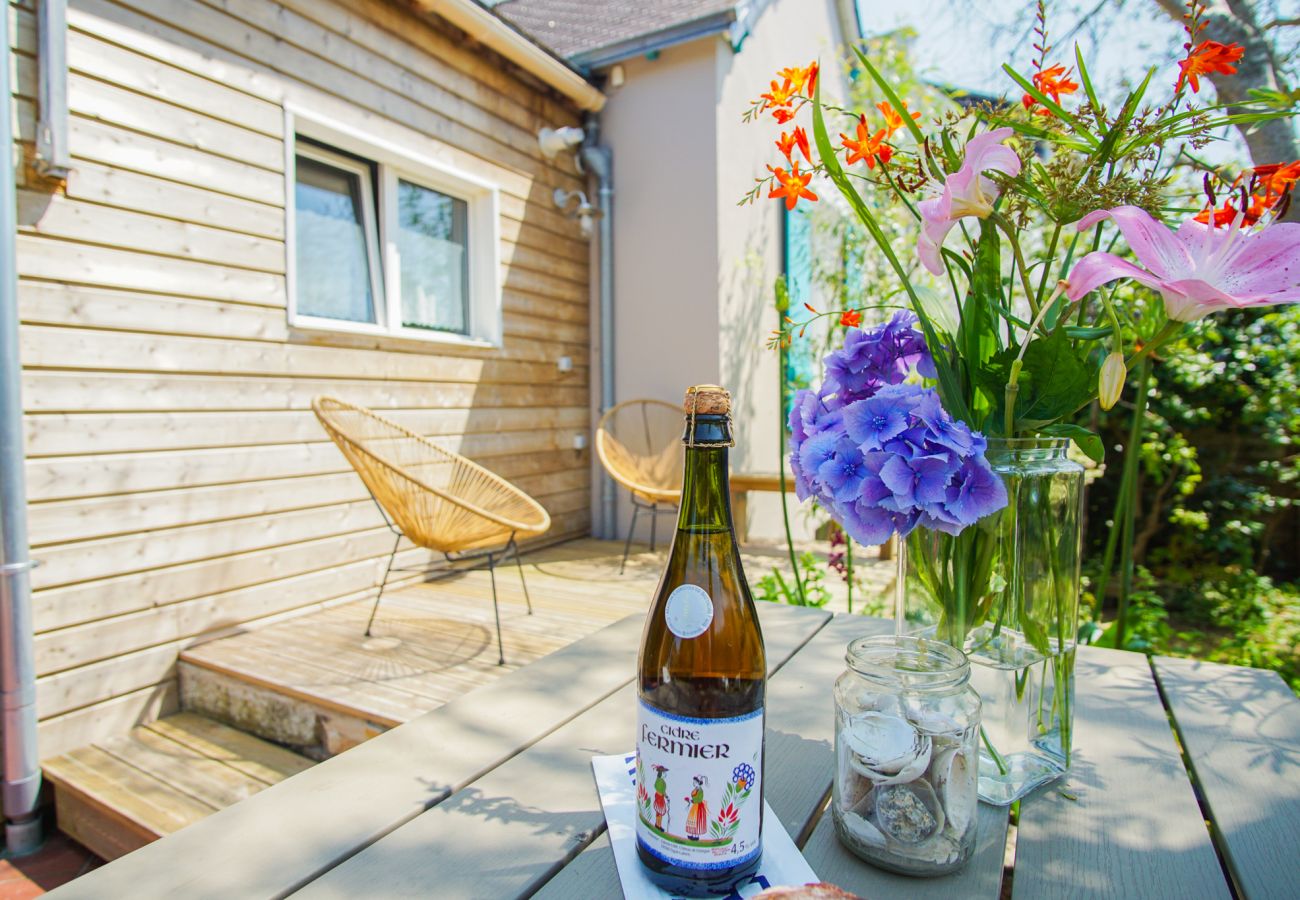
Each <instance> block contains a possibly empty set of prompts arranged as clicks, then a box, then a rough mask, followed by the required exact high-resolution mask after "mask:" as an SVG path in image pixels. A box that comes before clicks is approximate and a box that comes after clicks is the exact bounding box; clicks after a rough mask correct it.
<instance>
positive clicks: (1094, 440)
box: [1038, 422, 1106, 463]
mask: <svg viewBox="0 0 1300 900" xmlns="http://www.w3.org/2000/svg"><path fill="white" fill-rule="evenodd" d="M1038 433H1039V434H1045V435H1048V436H1050V437H1061V438H1069V439H1070V440H1072V441H1074V442H1075V443H1076V444H1078V446H1079V449H1080V450H1082V451H1083V453H1084V455H1085V456H1087V457H1088V459H1090V460H1092V461H1093V462H1095V463H1100V462H1101V461H1102V460H1103V459H1105V458H1106V447H1105V445H1104V444H1103V443H1102V442H1101V435H1099V434H1096V433H1095V432H1092V431H1089V430H1088V429H1086V428H1084V427H1083V426H1082V425H1069V424H1067V423H1065V422H1058V423H1057V424H1055V425H1048V426H1047V427H1046V428H1040V429H1038Z"/></svg>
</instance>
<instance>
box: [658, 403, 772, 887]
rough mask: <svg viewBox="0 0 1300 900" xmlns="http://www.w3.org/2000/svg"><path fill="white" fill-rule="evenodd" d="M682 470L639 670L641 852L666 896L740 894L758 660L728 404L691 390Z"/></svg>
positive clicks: (748, 835)
mask: <svg viewBox="0 0 1300 900" xmlns="http://www.w3.org/2000/svg"><path fill="white" fill-rule="evenodd" d="M685 412H686V429H685V433H684V434H683V436H682V443H683V444H685V446H686V453H685V456H686V472H685V477H684V478H683V480H682V497H681V507H680V511H679V513H678V518H677V532H676V534H675V535H674V536H673V545H672V549H671V550H670V551H669V555H668V565H667V567H666V568H665V569H664V573H663V577H662V578H661V579H660V581H659V587H658V590H657V591H656V594H655V600H654V604H653V605H652V606H651V608H650V612H649V614H648V615H647V617H646V624H645V631H644V633H643V634H642V637H641V653H640V659H639V662H638V668H639V675H638V679H639V692H638V703H637V785H638V789H637V821H636V836H637V853H638V855H639V856H640V858H641V862H642V863H643V865H644V866H645V867H646V870H647V874H648V875H649V876H650V878H651V880H652V881H654V882H655V883H656V884H658V885H659V886H661V887H663V888H665V889H667V890H668V891H670V892H673V893H674V894H687V895H703V894H711V893H716V892H719V891H721V892H722V893H724V894H725V893H727V890H726V888H727V886H729V885H738V884H740V883H742V882H743V881H744V879H747V878H748V876H749V875H751V874H753V873H754V872H755V871H757V870H758V864H759V858H760V856H761V855H762V843H761V834H762V825H763V725H764V715H763V709H764V696H765V693H766V687H767V661H766V658H765V654H764V651H763V634H762V632H761V631H760V629H759V625H758V613H757V610H756V609H755V608H754V600H753V598H752V597H751V596H750V593H749V585H748V584H747V583H746V582H745V573H744V571H743V569H742V568H741V564H740V554H739V552H738V550H737V547H736V534H735V529H734V527H733V525H732V521H731V494H730V491H729V488H728V468H727V448H728V447H731V446H732V445H733V444H734V442H733V440H732V435H731V395H730V394H729V393H728V392H727V391H726V390H724V389H722V388H720V387H717V386H716V385H699V386H697V387H693V388H691V389H690V390H688V391H687V392H686V404H685Z"/></svg>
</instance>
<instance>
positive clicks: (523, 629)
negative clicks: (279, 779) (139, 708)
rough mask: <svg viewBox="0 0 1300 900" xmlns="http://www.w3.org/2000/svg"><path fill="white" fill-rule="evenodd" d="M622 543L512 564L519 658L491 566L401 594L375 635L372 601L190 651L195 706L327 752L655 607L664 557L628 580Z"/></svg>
mask: <svg viewBox="0 0 1300 900" xmlns="http://www.w3.org/2000/svg"><path fill="white" fill-rule="evenodd" d="M621 558H622V545H621V544H620V543H617V542H613V541H597V540H579V541H570V542H567V543H564V544H559V545H556V546H553V547H549V548H546V549H543V550H539V551H536V552H533V553H529V554H526V555H525V556H524V560H523V562H524V571H525V573H526V575H527V579H528V589H529V593H530V595H531V597H532V601H533V610H534V612H533V614H532V615H529V614H528V611H527V606H526V605H525V602H524V594H523V591H522V589H521V586H520V582H519V574H518V571H517V570H516V569H515V567H514V566H513V565H507V566H504V567H501V568H498V570H497V573H496V579H497V592H498V597H499V600H500V607H501V632H502V637H503V641H504V645H505V657H506V662H505V665H504V666H499V665H497V652H496V635H495V630H494V626H493V618H492V589H491V582H490V580H489V575H488V572H487V571H486V570H477V571H469V572H461V573H457V574H455V575H451V576H447V577H443V578H440V579H438V580H435V581H430V582H423V583H419V584H414V585H410V586H407V587H404V588H401V589H399V590H390V591H389V592H388V593H387V594H385V596H384V602H383V605H382V606H381V607H380V609H379V615H378V617H377V618H376V620H375V625H374V628H373V629H372V635H371V636H370V637H366V635H365V633H364V632H365V625H366V618H367V617H368V616H369V614H370V607H371V601H370V600H365V601H357V602H353V603H348V604H345V605H342V606H337V607H333V608H331V609H326V610H323V611H320V612H315V613H310V614H308V615H304V616H298V617H295V618H293V619H289V620H285V621H282V622H278V623H276V624H274V625H269V626H266V627H264V628H259V629H256V630H251V631H248V632H245V633H243V634H238V635H234V636H232V637H225V638H221V639H219V640H214V641H209V642H207V643H204V644H199V645H197V646H195V647H192V648H190V649H189V650H187V651H185V652H184V653H183V654H182V655H181V702H182V706H183V707H184V708H185V709H187V710H192V711H196V712H201V713H203V714H205V715H208V716H211V717H213V718H215V719H218V720H220V721H223V722H227V723H229V724H231V725H233V726H235V727H237V728H240V729H242V730H244V731H248V732H250V733H252V734H256V735H258V736H260V737H264V738H266V739H268V740H272V741H276V742H278V743H281V744H285V745H288V746H291V747H294V748H295V749H297V750H299V751H300V752H303V753H306V754H307V755H309V756H313V757H316V758H322V757H326V756H332V755H334V754H337V753H340V752H342V751H343V750H345V749H347V748H348V747H350V746H353V745H355V744H357V743H359V742H360V741H362V740H365V739H366V738H367V737H371V736H373V735H374V734H377V733H379V732H380V731H383V730H385V729H387V728H391V727H393V726H394V725H397V724H400V723H402V722H405V721H408V720H410V719H412V718H414V717H416V716H418V715H419V714H421V713H423V712H427V711H429V710H431V709H434V708H436V707H438V706H441V705H442V704H444V703H446V702H447V701H449V700H451V699H453V698H455V697H458V696H460V695H461V694H464V693H466V692H468V691H471V690H473V689H474V688H476V687H479V686H480V685H483V684H486V683H488V682H490V681H492V680H494V679H496V678H499V677H500V676H501V675H503V674H504V673H505V672H508V671H511V670H512V669H517V668H519V667H521V666H524V665H527V664H528V663H531V662H533V661H535V660H537V659H540V658H541V657H543V656H545V655H547V654H548V653H551V652H553V651H555V650H558V649H560V648H561V647H564V646H567V645H568V644H571V643H573V642H574V641H576V640H578V639H579V638H582V637H584V636H586V635H588V634H590V633H592V632H594V631H598V630H599V629H601V628H603V627H604V626H606V625H608V624H610V623H611V622H615V621H617V620H618V619H621V618H623V617H624V616H626V615H628V614H629V613H636V612H642V611H644V610H645V609H646V606H647V604H648V603H649V601H650V597H651V594H652V593H653V591H654V588H655V585H656V583H657V579H658V577H659V572H660V569H661V568H662V565H663V560H664V551H663V548H662V547H660V549H659V550H658V552H656V553H650V552H648V551H645V550H644V549H643V550H642V551H641V552H637V553H634V554H633V555H632V557H631V558H630V559H629V560H628V565H627V570H626V572H625V573H624V574H623V575H621V576H620V575H619V573H618V568H619V562H620V560H621Z"/></svg>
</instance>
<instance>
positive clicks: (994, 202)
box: [746, 2, 1300, 803]
mask: <svg viewBox="0 0 1300 900" xmlns="http://www.w3.org/2000/svg"><path fill="white" fill-rule="evenodd" d="M1201 12H1202V11H1201V8H1200V6H1199V4H1198V3H1195V2H1193V3H1191V4H1189V11H1188V15H1187V17H1186V29H1187V35H1188V37H1187V43H1186V45H1185V48H1184V49H1185V51H1186V53H1185V56H1184V58H1183V59H1182V60H1181V61H1180V62H1179V65H1178V72H1177V74H1176V75H1175V76H1174V77H1173V78H1172V79H1171V82H1172V89H1171V90H1169V91H1168V92H1167V94H1166V96H1165V97H1164V98H1163V99H1158V100H1154V99H1151V95H1152V94H1154V93H1155V90H1154V88H1153V85H1154V84H1155V83H1156V79H1155V76H1156V74H1157V69H1156V68H1155V67H1152V68H1151V69H1150V70H1149V71H1148V72H1147V74H1146V77H1145V78H1144V79H1143V80H1142V81H1141V83H1140V84H1138V86H1137V87H1136V88H1135V89H1133V90H1132V91H1130V92H1129V93H1128V95H1127V97H1126V98H1125V99H1124V101H1123V102H1122V103H1120V104H1118V105H1109V106H1108V105H1107V104H1105V103H1103V102H1102V101H1101V100H1100V99H1099V97H1098V94H1097V93H1096V91H1095V90H1094V86H1093V84H1092V81H1091V78H1090V76H1089V72H1088V68H1087V66H1086V63H1085V60H1084V58H1083V56H1082V54H1081V53H1079V51H1078V50H1077V48H1076V51H1075V58H1074V63H1075V66H1074V67H1072V68H1071V69H1069V70H1067V69H1066V67H1065V66H1064V65H1062V64H1051V65H1048V64H1046V63H1047V62H1048V59H1049V57H1048V53H1049V52H1050V50H1051V47H1050V46H1049V45H1048V44H1047V39H1046V34H1047V28H1046V21H1045V16H1044V13H1043V6H1042V4H1039V10H1038V13H1039V18H1038V27H1037V29H1036V30H1037V34H1038V41H1037V42H1036V43H1035V45H1034V46H1035V49H1036V50H1037V51H1038V56H1037V58H1036V59H1035V60H1034V61H1033V71H1032V72H1031V73H1029V74H1028V75H1024V74H1021V73H1020V72H1018V71H1017V70H1015V69H1014V68H1012V67H1011V66H1009V65H1008V66H1004V67H1003V68H1004V71H1005V72H1006V74H1007V76H1008V77H1009V78H1010V79H1011V82H1012V83H1013V84H1014V86H1015V90H1016V92H1017V93H1021V94H1022V96H1021V97H1020V98H1019V102H1007V101H1002V102H989V103H981V104H975V105H972V106H968V107H966V108H964V109H960V110H958V109H953V110H948V111H945V112H943V113H942V114H941V115H938V116H936V117H935V118H934V119H933V121H929V122H926V121H924V120H923V116H922V115H921V113H919V112H915V111H909V110H908V108H907V103H906V102H905V101H904V100H903V99H902V98H901V97H899V96H898V94H897V93H896V92H895V91H894V89H893V87H892V86H891V83H890V81H889V80H888V79H887V78H885V77H884V76H882V75H881V73H880V72H879V71H878V70H877V68H876V66H875V65H874V64H873V61H872V59H871V58H870V56H869V55H867V54H866V53H864V52H862V51H861V50H860V49H858V48H854V54H855V60H854V62H855V64H856V66H857V67H858V69H859V70H860V72H861V73H862V74H863V76H865V78H868V79H870V82H871V83H872V84H873V85H874V88H875V89H876V90H877V91H878V92H879V93H880V94H882V95H883V96H884V97H885V99H884V100H883V101H882V102H880V103H878V104H877V105H876V107H875V110H874V111H873V112H872V113H871V114H870V115H868V114H867V113H862V112H859V111H856V110H851V109H847V108H844V107H840V106H836V105H834V104H832V103H830V102H827V101H824V100H823V99H822V96H821V86H820V84H819V79H818V65H817V64H816V63H813V64H811V65H810V66H808V67H807V68H802V69H800V68H794V69H785V70H783V71H782V72H780V73H778V76H777V79H776V80H775V81H773V82H772V85H771V90H769V91H768V92H767V93H765V94H763V95H762V96H761V97H760V98H759V99H758V100H757V101H755V103H754V104H753V106H752V107H751V108H750V109H749V110H748V111H747V113H746V118H747V119H750V120H758V119H764V118H766V117H767V116H769V115H770V116H771V118H772V119H773V120H774V121H775V122H776V123H777V124H778V125H779V126H780V127H781V129H782V131H781V134H780V137H779V138H778V139H777V140H776V141H775V143H776V146H777V149H778V151H779V152H780V153H781V154H782V156H783V157H784V163H785V164H784V165H779V166H769V174H768V175H766V176H764V177H762V178H759V179H757V181H756V185H755V187H754V189H753V190H752V191H751V192H750V194H749V195H748V196H747V198H746V201H753V200H754V199H756V198H758V197H759V196H761V195H762V194H763V192H764V191H766V192H767V196H768V197H770V198H774V199H778V200H781V201H783V203H784V205H785V206H786V208H787V209H794V208H795V207H796V206H797V205H798V204H799V203H801V202H816V201H817V199H818V196H817V193H816V191H814V190H813V187H814V186H815V185H814V182H813V179H814V178H815V177H817V178H821V179H824V180H828V181H829V182H830V183H831V184H832V185H834V187H835V188H836V189H837V190H838V192H839V193H840V194H841V195H842V196H843V198H844V199H845V200H846V201H847V204H848V206H849V208H850V209H851V210H852V213H853V214H854V217H855V219H856V220H857V222H858V223H859V224H860V225H861V227H862V229H863V230H864V231H865V232H866V233H867V235H868V236H869V237H870V239H871V241H872V242H873V243H874V246H875V247H876V249H877V250H878V252H879V253H880V254H881V256H882V257H883V258H884V259H885V260H886V261H887V263H888V266H889V269H890V270H891V271H892V272H893V274H894V275H895V276H896V277H897V281H898V285H899V288H901V293H902V295H903V296H905V297H906V300H907V301H908V302H907V307H908V309H907V310H906V311H900V312H896V313H895V314H894V315H893V318H892V319H890V320H889V322H888V323H887V324H885V325H883V326H881V327H878V328H875V329H870V330H861V329H859V328H856V327H853V326H856V325H858V324H859V323H860V322H861V321H862V315H863V313H864V312H865V311H867V310H868V309H872V308H879V307H881V306H887V305H888V304H873V303H869V302H866V301H864V302H863V303H861V304H860V305H855V306H853V307H852V308H849V309H845V310H837V311H835V312H834V313H824V312H817V311H816V310H812V312H813V315H814V318H821V317H823V316H838V320H839V322H840V323H841V324H842V325H845V326H849V327H848V328H847V331H846V332H845V333H844V339H843V344H842V346H841V347H839V348H838V349H835V350H834V351H833V352H831V353H830V355H829V356H827V357H826V359H825V369H824V377H823V379H822V382H821V384H820V386H818V387H816V388H814V389H811V390H804V391H800V392H799V393H798V394H796V396H795V397H794V400H793V408H792V409H791V411H790V417H789V426H790V431H791V449H792V452H791V455H790V466H791V469H792V470H793V473H794V479H795V486H796V489H797V493H798V496H799V497H800V499H801V500H814V501H815V502H816V503H817V504H818V505H819V506H821V507H822V508H823V509H825V510H826V511H827V512H828V513H829V514H830V515H831V517H832V518H833V519H834V520H835V521H836V522H838V523H839V525H840V526H841V527H842V528H843V529H844V531H845V532H846V533H847V534H848V535H849V536H850V537H852V538H853V539H855V540H857V541H859V542H861V543H864V544H879V543H883V542H884V541H885V540H887V539H888V538H889V537H890V536H891V535H892V534H897V535H899V536H900V538H904V539H906V548H907V552H906V553H903V554H900V557H904V558H905V559H906V562H905V563H900V572H901V573H902V577H901V578H900V591H899V598H900V599H899V603H898V610H897V616H898V627H899V630H900V632H904V633H906V632H909V631H922V632H925V633H929V634H931V635H933V636H935V637H937V638H939V639H941V640H944V641H947V642H949V643H951V644H953V645H954V646H957V647H960V648H962V649H964V650H965V651H966V652H967V653H968V654H969V655H970V656H971V658H972V661H974V662H976V663H982V664H983V665H982V666H977V667H976V668H977V669H980V670H982V671H981V672H980V673H979V674H977V675H976V676H975V678H974V680H975V683H976V686H977V687H978V688H979V689H980V692H981V694H982V695H983V697H984V701H985V715H984V721H985V729H984V734H983V739H984V740H983V743H984V757H983V759H982V761H981V767H980V768H981V771H980V775H981V796H982V797H983V798H984V799H986V800H989V801H991V802H998V803H1010V802H1012V801H1014V800H1016V799H1018V798H1019V797H1021V796H1023V795H1024V794H1025V793H1027V792H1028V791H1029V790H1030V789H1032V788H1033V787H1034V786H1036V785H1037V784H1041V783H1042V782H1044V781H1046V780H1050V779H1051V778H1053V777H1056V776H1058V775H1060V774H1061V773H1063V772H1064V771H1065V770H1067V769H1068V767H1069V761H1070V752H1071V723H1072V714H1071V710H1072V705H1073V656H1074V647H1075V642H1076V635H1077V631H1078V604H1079V593H1080V583H1079V582H1080V577H1079V564H1080V544H1081V527H1080V516H1079V511H1080V507H1081V495H1082V487H1083V467H1082V466H1081V465H1080V464H1079V463H1077V462H1075V461H1074V460H1073V459H1072V458H1070V457H1069V456H1068V455H1067V453H1066V449H1067V446H1068V445H1069V443H1070V442H1073V443H1074V444H1075V445H1077V446H1078V448H1079V449H1080V451H1082V453H1084V454H1086V455H1087V456H1088V457H1091V458H1092V459H1093V460H1095V461H1098V462H1100V461H1101V459H1102V456H1103V447H1102V444H1101V440H1100V438H1099V437H1098V436H1097V435H1096V434H1094V433H1093V432H1091V431H1089V430H1088V429H1087V428H1085V427H1083V426H1082V425H1080V424H1079V423H1078V421H1076V420H1077V419H1078V417H1079V415H1080V413H1081V412H1083V411H1084V410H1087V409H1089V408H1090V407H1092V405H1093V404H1097V406H1099V407H1100V409H1101V410H1108V409H1110V408H1111V407H1113V406H1114V405H1115V404H1116V403H1117V402H1118V401H1119V399H1120V396H1121V394H1122V391H1123V387H1124V384H1125V381H1126V380H1127V378H1128V374H1129V373H1130V372H1132V371H1134V370H1136V372H1137V377H1136V382H1137V388H1136V396H1135V404H1136V405H1137V407H1138V414H1137V417H1136V418H1135V423H1137V422H1139V421H1140V419H1141V417H1142V404H1143V403H1144V402H1145V395H1146V392H1147V383H1148V375H1149V371H1150V365H1151V363H1152V360H1153V359H1155V358H1157V357H1158V354H1159V353H1160V352H1161V350H1162V349H1163V348H1165V347H1167V346H1168V345H1170V344H1171V343H1172V342H1174V341H1177V340H1180V339H1182V338H1184V337H1185V336H1186V335H1187V334H1188V333H1189V330H1190V329H1191V328H1192V323H1195V322H1196V321H1197V320H1199V319H1200V318H1202V317H1203V316H1205V315H1207V314H1209V313H1212V312H1214V311H1216V310H1221V309H1241V308H1249V307H1259V306H1267V305H1270V304H1277V303H1287V302H1295V301H1300V225H1296V224H1289V223H1278V222H1277V220H1278V219H1279V218H1280V217H1282V216H1283V215H1284V214H1285V212H1286V210H1287V208H1288V204H1289V201H1290V193H1291V189H1292V187H1293V186H1294V184H1295V182H1296V181H1297V179H1300V162H1286V163H1285V164H1283V162H1279V163H1278V164H1276V165H1260V166H1256V167H1255V168H1254V169H1253V170H1251V171H1248V172H1245V173H1242V174H1241V175H1239V176H1238V177H1237V178H1236V179H1235V180H1229V179H1227V178H1226V176H1224V175H1223V174H1222V173H1220V172H1218V171H1212V172H1207V173H1206V176H1205V180H1204V188H1205V192H1206V195H1207V199H1206V202H1205V203H1204V208H1203V209H1200V211H1199V212H1196V211H1195V210H1196V208H1195V207H1193V208H1192V209H1191V210H1186V211H1185V212H1184V210H1183V209H1181V208H1180V204H1179V200H1178V197H1177V192H1176V187H1175V184H1176V181H1175V176H1176V175H1177V174H1179V173H1180V172H1183V171H1187V170H1189V169H1194V168H1196V167H1197V166H1198V165H1199V162H1198V161H1197V159H1196V157H1195V156H1194V154H1193V151H1194V150H1195V149H1197V148H1199V147H1200V146H1202V145H1204V144H1205V143H1206V142H1208V140H1209V139H1210V137H1209V135H1210V134H1211V132H1213V131H1214V130H1215V129H1219V128H1222V127H1224V126H1233V125H1241V124H1245V123H1249V122H1256V121H1260V120H1263V119H1266V118H1270V117H1276V116H1282V115H1287V114H1288V113H1287V112H1286V111H1280V110H1278V109H1276V108H1272V107H1268V106H1267V105H1266V104H1265V103H1264V102H1262V101H1261V102H1259V103H1257V104H1255V105H1253V106H1252V105H1251V104H1246V105H1245V108H1244V109H1243V107H1242V105H1241V104H1238V106H1237V107H1236V108H1234V109H1233V110H1232V111H1229V110H1228V109H1227V106H1226V104H1209V105H1203V106H1202V105H1198V104H1197V103H1196V102H1195V101H1196V94H1197V92H1198V91H1199V87H1200V84H1199V81H1198V77H1199V76H1202V75H1205V74H1207V73H1210V72H1218V73H1224V74H1230V73H1232V72H1234V71H1235V69H1234V63H1235V62H1236V61H1237V60H1238V59H1240V57H1241V54H1242V52H1243V51H1242V49H1241V48H1240V47H1238V46H1236V45H1225V44H1220V43H1216V42H1214V41H1208V40H1201V39H1200V34H1201V31H1202V29H1203V27H1204V26H1203V24H1202V22H1201ZM1075 79H1077V81H1076V80H1075ZM1067 107H1069V108H1067ZM805 112H806V113H807V114H808V116H809V117H810V118H811V134H812V139H811V140H809V135H808V131H807V130H806V129H805V127H804V126H803V125H801V124H796V121H797V119H798V118H799V117H800V116H801V115H803V114H804V113H805ZM877 113H878V115H877ZM837 120H842V121H844V122H845V123H846V126H847V127H846V129H845V130H843V131H841V130H840V129H837V128H835V127H834V126H833V125H832V123H833V122H835V121H837ZM835 135H838V141H837V140H836V138H835ZM1220 195H1222V196H1224V198H1225V199H1224V202H1223V203H1222V205H1220V203H1219V200H1218V197H1219V196H1220ZM891 204H898V205H901V206H902V207H903V208H904V209H905V210H906V211H907V215H909V216H910V217H911V218H912V220H913V221H914V223H915V227H914V232H915V234H916V238H915V240H916V244H915V247H914V248H913V250H912V252H911V253H909V252H907V251H904V250H903V248H901V247H897V246H895V244H894V241H892V240H891V239H890V237H889V233H888V230H887V229H885V228H883V227H882V224H881V216H882V210H885V209H887V208H888V207H889V205H891ZM1192 212H1195V214H1194V215H1190V214H1189V213H1192ZM1171 217H1181V218H1183V221H1182V222H1181V223H1180V224H1179V225H1178V226H1177V228H1176V229H1171V228H1170V227H1169V226H1167V225H1166V224H1165V221H1166V219H1167V218H1171ZM1125 246H1127V249H1128V251H1129V252H1128V254H1127V255H1126V254H1123V253H1122V251H1123V249H1124V247H1125ZM1128 256H1131V257H1132V258H1131V259H1130V258H1127V257H1128ZM1134 260H1135V261H1134ZM945 289H946V292H947V293H949V295H950V296H949V297H947V298H944V297H943V296H942V295H943V293H944V291H945ZM810 309H811V307H810ZM832 321H834V320H833V319H832ZM808 324H809V320H806V321H803V322H796V321H794V320H792V319H787V320H786V323H785V324H783V326H782V328H781V329H780V331H779V332H778V333H777V335H776V336H775V341H776V342H778V343H788V342H789V341H790V340H791V339H792V338H793V336H794V335H795V334H796V333H802V331H803V330H804V329H806V328H807V326H808ZM1135 427H1136V426H1135ZM1135 442H1136V441H1135V440H1131V441H1130V442H1129V445H1130V447H1131V446H1132V445H1133V444H1134V443H1135ZM1135 460H1136V453H1134V452H1129V453H1128V454H1127V458H1126V460H1125V466H1124V473H1125V481H1124V482H1123V484H1122V486H1121V491H1120V496H1121V502H1128V503H1131V502H1132V497H1133V490H1132V481H1133V479H1132V467H1133V466H1134V465H1135ZM1126 492H1127V493H1126ZM1126 518H1127V517H1126V516H1124V515H1123V514H1122V510H1121V515H1117V517H1116V521H1117V522H1121V521H1122V520H1124V519H1126ZM1129 539H1130V540H1131V533H1130V535H1129ZM1106 568H1109V560H1108V561H1107V565H1106ZM1122 615H1123V611H1122V610H1121V622H1122Z"/></svg>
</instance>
